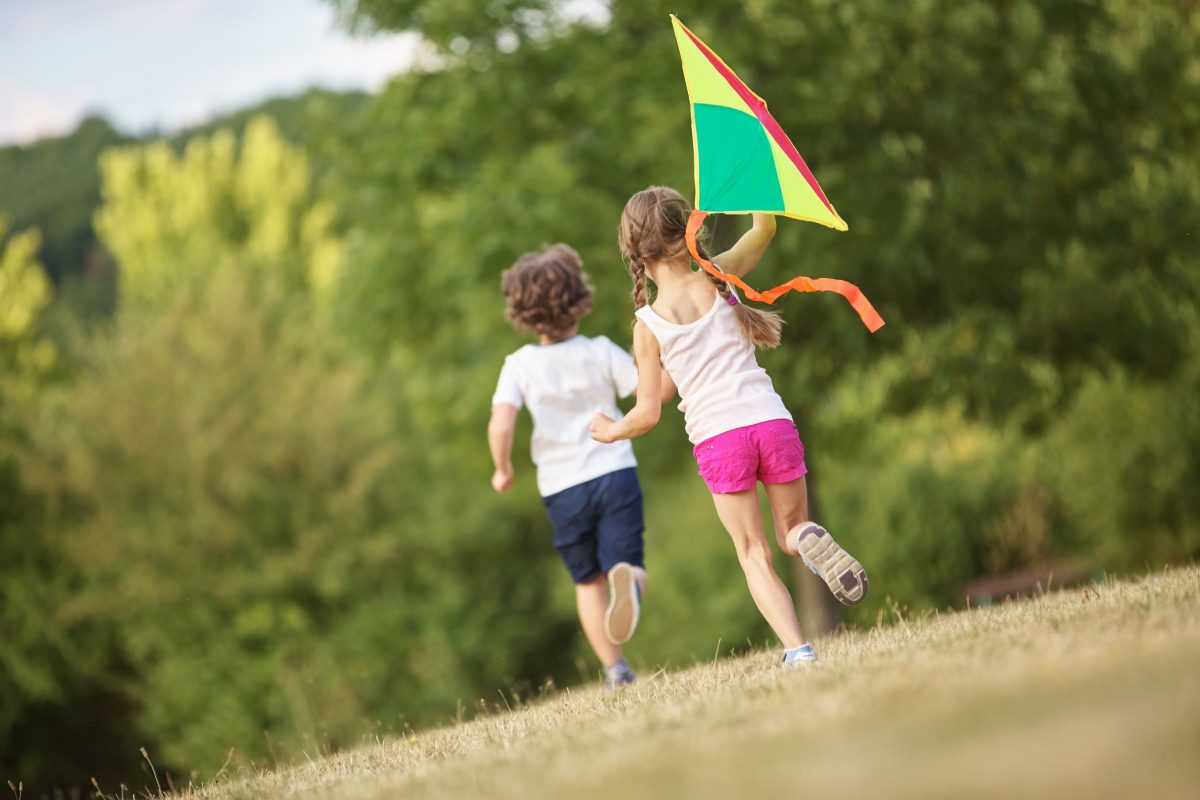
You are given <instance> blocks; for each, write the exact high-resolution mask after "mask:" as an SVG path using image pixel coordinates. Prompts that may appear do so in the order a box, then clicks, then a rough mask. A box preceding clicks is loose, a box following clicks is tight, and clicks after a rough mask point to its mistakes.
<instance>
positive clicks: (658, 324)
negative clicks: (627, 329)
mask: <svg viewBox="0 0 1200 800" xmlns="http://www.w3.org/2000/svg"><path fill="white" fill-rule="evenodd" d="M635 313H636V315H637V318H638V319H640V320H641V321H642V322H644V323H646V326H647V327H648V328H650V331H651V333H653V334H654V338H655V339H658V347H659V350H660V351H661V353H662V363H663V368H664V369H666V371H667V374H668V375H670V376H671V380H673V381H675V386H676V388H678V389H679V410H680V411H682V412H683V421H684V427H685V428H686V429H687V435H688V439H689V440H691V442H692V444H700V443H701V442H703V441H704V440H705V439H711V438H712V437H714V436H716V435H717V434H721V433H725V432H726V431H731V430H733V429H735V428H744V427H746V426H747V425H756V424H758V423H760V422H768V421H770V420H773V419H786V420H790V419H791V418H792V415H791V414H790V413H789V412H788V410H787V406H785V405H784V404H783V400H782V398H780V397H779V395H778V394H776V393H775V387H774V386H772V385H771V377H770V376H769V375H767V371H766V370H765V369H763V368H762V367H760V366H759V365H758V361H757V359H755V358H754V345H752V344H750V342H748V341H747V340H746V337H745V336H743V335H742V332H741V329H739V328H738V324H737V319H736V318H735V317H734V311H733V306H731V305H729V303H728V301H726V300H723V299H721V296H720V295H717V297H716V299H715V300H714V301H713V306H712V308H710V309H709V310H708V312H707V313H706V314H705V315H704V316H703V317H701V318H700V319H698V320H696V321H695V322H691V323H688V324H687V325H676V324H675V323H674V322H670V321H668V320H665V319H663V318H662V317H660V316H659V315H658V314H656V313H655V312H654V309H652V308H650V306H642V307H641V308H639V309H638V310H637V311H636V312H635Z"/></svg>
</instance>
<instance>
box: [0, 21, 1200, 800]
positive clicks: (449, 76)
mask: <svg viewBox="0 0 1200 800" xmlns="http://www.w3.org/2000/svg"><path fill="white" fill-rule="evenodd" d="M336 5H337V6H338V8H339V11H340V13H341V15H342V17H343V19H344V21H345V23H346V24H348V25H350V26H352V27H355V28H358V29H362V30H364V31H368V32H369V31H370V30H373V29H389V30H418V31H420V32H421V33H422V34H424V36H425V38H426V39H427V40H428V42H429V43H430V46H431V47H433V48H436V57H434V58H432V59H430V60H429V61H428V66H426V67H424V68H420V69H416V70H414V71H412V72H410V73H407V74H405V75H400V76H397V77H396V78H395V79H394V80H393V81H392V82H391V83H390V84H389V85H388V86H387V87H386V88H385V89H384V90H383V91H382V92H381V93H379V94H378V95H376V96H371V97H366V96H362V95H347V96H342V95H333V94H329V93H314V94H312V95H310V96H306V97H304V98H300V99H297V100H295V101H272V103H270V104H266V105H265V106H264V107H262V108H259V109H254V111H255V112H261V113H250V112H244V113H239V114H238V115H235V116H234V117H232V118H230V119H228V120H225V122H226V123H227V124H225V125H213V126H207V127H206V128H205V129H203V130H199V131H194V132H191V133H190V134H188V135H186V136H179V137H174V138H172V139H170V140H152V141H133V140H130V139H128V138H126V137H123V136H121V135H120V134H118V133H117V132H115V131H113V130H112V129H111V128H109V127H108V126H107V125H106V124H105V123H103V121H100V120H89V121H87V122H85V123H84V125H82V126H81V128H80V130H79V131H77V132H76V133H75V134H73V135H72V136H70V137H66V138H64V139H58V140H52V141H48V142H44V143H38V144H36V145H33V146H31V147H28V148H7V149H4V150H0V210H2V211H3V212H6V213H7V215H8V217H9V218H10V219H11V222H10V224H8V225H7V226H6V227H5V228H4V229H3V231H0V371H2V373H3V374H2V375H0V563H2V564H3V567H4V580H3V582H2V583H0V638H2V639H3V642H4V644H5V646H4V647H3V648H0V753H2V754H3V756H2V757H0V769H2V770H3V772H4V774H5V776H6V777H12V778H14V779H16V778H20V779H23V780H25V781H26V783H27V785H28V784H30V783H34V784H36V785H41V786H49V785H69V784H72V783H84V782H86V780H87V779H88V778H89V777H90V776H92V775H96V776H98V777H100V778H101V779H102V782H103V781H104V780H110V781H115V780H118V779H123V780H125V781H126V782H133V781H136V778H131V777H130V776H131V775H136V774H137V773H136V770H137V767H136V763H137V761H138V758H139V757H138V755H137V748H138V747H139V746H143V745H144V746H146V747H147V748H148V749H149V750H150V752H151V754H152V755H153V756H154V757H155V761H156V763H158V764H165V765H167V766H168V768H169V769H170V770H171V772H172V774H173V775H174V776H175V777H176V783H177V784H178V783H179V781H180V780H183V781H184V782H186V781H187V780H189V779H193V780H206V779H208V778H210V777H211V776H212V775H213V774H215V773H216V771H217V770H218V769H219V768H220V767H221V765H222V764H223V763H225V761H226V759H227V758H228V757H229V752H230V748H233V756H232V760H233V763H234V764H235V765H244V764H247V763H250V762H255V761H257V762H262V761H264V760H270V759H287V758H291V757H294V756H295V755H297V754H298V753H300V752H302V751H307V752H310V753H311V752H312V751H314V750H316V749H320V748H326V747H344V746H352V745H354V744H356V743H358V742H360V741H362V740H363V738H364V737H367V736H372V735H375V734H376V733H386V732H388V731H394V730H398V729H403V728H404V727H406V726H409V725H413V726H416V725H423V724H429V723H432V722H438V721H443V720H447V719H449V718H452V717H454V716H456V715H461V714H463V713H470V712H471V711H472V710H473V709H474V708H477V707H478V702H477V701H473V698H479V697H483V698H485V702H486V704H488V705H489V706H491V705H494V704H496V702H497V701H499V700H500V698H499V697H498V696H497V694H496V690H497V689H498V688H501V689H502V690H503V691H512V690H514V689H515V690H518V691H523V692H527V693H536V692H537V691H539V690H540V689H541V688H542V687H543V686H544V685H545V684H546V682H547V681H549V680H553V681H554V682H555V683H557V684H559V685H561V684H564V683H573V682H579V681H582V680H590V679H591V677H592V676H591V675H590V672H589V670H590V667H589V666H588V662H587V661H586V657H585V648H583V647H582V646H581V643H580V637H579V636H578V635H577V633H576V623H575V621H574V617H573V609H572V598H571V594H570V585H569V580H568V579H567V577H566V575H565V573H564V572H563V571H562V569H561V567H560V566H559V565H558V563H557V560H556V557H555V555H554V552H553V549H552V548H551V546H550V530H549V525H548V523H547V522H546V520H545V518H544V514H543V512H542V509H541V507H540V503H539V502H538V500H537V496H536V490H535V487H534V486H533V480H532V470H531V469H525V470H524V471H521V472H519V473H518V484H517V486H516V488H515V489H514V491H513V492H512V493H510V495H506V496H503V497H500V496H496V495H494V494H492V493H491V491H490V488H489V486H488V483H487V476H488V474H489V466H488V458H487V454H486V448H485V447H484V444H483V438H482V432H483V429H484V424H485V421H486V418H487V414H488V410H489V409H488V398H489V397H490V394H491V390H492V388H493V384H494V381H495V378H496V375H497V374H498V370H499V366H500V363H501V360H502V357H503V355H504V354H506V353H508V352H510V351H511V350H513V349H515V348H516V347H518V346H519V345H520V344H522V343H523V339H522V337H521V336H520V335H519V334H518V333H516V332H515V331H512V330H511V329H509V328H508V327H507V326H506V325H505V323H504V321H503V317H502V313H501V302H500V297H499V292H498V276H499V273H500V271H501V270H502V269H503V268H504V267H506V266H507V265H508V264H509V263H511V261H512V260H513V259H514V258H515V257H516V256H517V255H518V254H520V253H521V252H523V251H525V250H528V249H532V248H535V247H537V246H538V245H540V244H542V243H543V242H553V241H566V242H569V243H571V244H572V245H573V246H575V247H576V248H577V249H578V250H579V251H580V252H581V254H582V255H583V256H584V260H585V263H586V264H587V267H588V269H589V272H590V275H591V278H592V282H593V283H594V284H595V286H596V290H597V303H596V311H595V312H594V313H593V314H592V315H591V317H589V318H588V319H587V320H585V323H584V331H585V332H586V333H589V334H599V333H604V334H607V335H609V336H611V337H612V338H614V339H615V340H616V341H618V342H624V343H626V344H627V343H628V340H629V338H630V327H629V326H630V320H631V308H630V305H629V299H628V279H627V277H626V276H625V273H624V269H623V267H622V265H621V263H620V260H619V258H618V254H617V248H616V243H615V230H616V223H617V219H618V217H619V214H620V210H621V207H622V206H623V204H624V202H625V200H626V198H627V197H628V196H629V194H631V193H632V192H634V191H636V190H637V189H640V188H643V187H644V186H646V185H648V184H651V183H667V184H671V185H675V186H677V187H679V188H680V189H681V190H683V191H684V193H685V194H690V190H691V148H690V135H689V123H688V118H687V105H686V94H685V90H684V86H683V81H682V79H681V76H680V74H679V65H678V56H677V54H676V51H675V44H674V41H673V38H672V36H671V35H670V27H669V25H668V24H667V17H666V14H667V12H668V11H669V10H673V7H670V6H669V4H665V3H661V2H658V1H657V0H651V1H650V2H632V0H629V1H624V0H614V2H612V3H610V4H609V5H608V7H607V21H601V20H597V19H579V18H577V17H573V16H571V13H572V9H575V8H576V6H573V5H572V4H561V3H555V2H550V0H543V1H542V2H536V1H535V2H522V1H521V0H504V1H503V2H496V0H455V2H453V3H443V2H438V3H434V2H430V1H429V0H342V2H338V3H336ZM695 5H696V6H697V7H696V8H693V9H690V10H688V11H687V13H686V14H685V16H684V20H685V21H686V22H687V23H688V24H689V26H691V27H692V28H693V29H694V30H695V31H696V32H697V33H698V34H699V35H700V36H701V37H703V38H705V39H706V40H708V41H709V42H710V43H711V44H713V46H714V47H716V48H717V50H718V51H719V52H720V53H721V55H722V56H723V57H724V58H725V59H726V60H727V61H728V62H729V63H730V64H731V65H733V66H734V68H735V69H737V70H738V72H739V74H740V75H741V76H742V77H743V78H744V79H745V80H746V81H747V82H748V83H749V84H750V85H751V86H752V87H754V88H755V90H756V91H757V92H759V93H760V94H761V95H763V96H764V97H766V98H767V99H768V100H769V101H770V103H771V106H772V110H773V112H774V113H775V115H776V116H777V117H778V118H779V120H780V122H781V123H782V124H783V126H784V127H785V129H787V130H788V131H789V132H790V133H791V135H792V137H793V139H794V140H795V142H796V144H797V146H798V147H799V149H800V151H801V152H802V153H804V155H805V157H806V159H807V160H808V162H809V164H810V165H811V166H812V167H813V170H814V172H815V173H816V174H817V175H818V176H819V177H820V179H821V181H822V185H823V186H824V187H825V189H826V190H827V191H828V192H829V194H830V196H831V198H832V199H833V200H834V202H835V203H836V204H837V206H838V208H839V210H840V211H841V213H842V214H843V215H844V216H845V217H846V219H847V220H848V221H849V223H850V232H849V233H847V234H837V233H833V232H831V231H827V230H825V229H822V228H818V227H817V226H812V225H802V224H800V223H789V222H785V223H783V224H781V226H780V229H779V233H778V235H777V237H776V242H775V244H774V245H773V247H772V249H771V251H770V252H769V253H768V256H767V258H766V259H765V260H764V263H763V264H762V265H761V266H760V267H759V269H758V270H757V271H756V273H755V276H756V281H757V282H758V283H759V284H769V283H772V282H773V281H774V279H776V278H782V277H790V276H792V275H794V274H797V273H804V274H810V275H829V276H834V277H842V278H846V279H848V280H852V281H854V282H856V283H858V284H859V285H860V286H861V287H862V288H863V290H864V291H865V292H866V293H867V294H868V295H869V296H870V297H871V298H872V300H873V301H874V302H875V304H876V306H877V307H878V308H879V310H880V311H881V313H882V314H883V315H884V317H885V318H886V319H887V320H888V322H889V325H888V326H887V327H886V328H884V329H883V330H882V331H881V332H880V333H878V334H876V335H874V336H868V335H867V334H865V332H864V331H863V330H862V329H861V327H860V325H859V323H858V321H857V320H856V318H855V317H854V315H853V314H851V313H850V312H849V311H848V310H847V309H846V308H845V307H844V304H843V303H842V302H841V301H840V300H838V299H837V298H832V297H821V296H805V297H797V298H789V299H788V300H786V301H784V302H783V303H782V305H781V310H782V311H784V313H785V316H786V318H787V321H788V327H787V330H786V337H787V343H786V346H785V347H783V348H781V349H780V350H778V351H774V352H771V353H769V354H767V355H766V356H765V357H764V362H765V364H766V366H767V367H768V369H769V370H770V371H771V373H772V375H773V376H774V378H775V380H776V383H777V386H778V388H779V389H780V391H781V394H783V396H784V399H785V401H786V402H788V404H789V406H790V407H791V408H792V409H793V412H794V413H795V415H796V418H797V421H798V422H799V424H800V426H801V433H802V435H803V436H804V438H805V441H806V443H807V445H808V449H809V457H810V466H811V467H812V468H813V476H814V483H815V485H816V493H817V498H818V501H819V503H820V509H821V511H820V516H821V518H822V519H823V520H824V521H825V523H826V524H827V525H829V526H830V527H831V528H833V529H834V530H837V531H839V532H840V533H839V535H840V536H841V537H842V538H843V539H844V540H845V541H846V542H847V543H848V544H853V545H854V547H855V549H856V551H857V552H858V553H859V555H860V556H861V558H862V560H863V561H864V562H865V563H866V564H867V565H868V567H869V568H870V569H871V572H872V578H873V581H872V583H873V586H874V587H875V589H876V591H875V594H874V595H873V597H872V598H871V599H870V600H869V601H868V603H867V604H865V605H864V607H862V608H859V609H855V610H854V612H853V613H852V614H850V615H848V616H847V618H846V621H847V623H848V624H872V623H874V621H875V620H876V618H877V616H878V615H879V614H880V613H881V612H882V610H884V609H886V608H888V606H889V598H890V599H891V600H894V601H895V602H896V603H898V604H900V605H902V606H907V607H909V608H911V609H914V610H920V609H925V608H931V607H936V606H944V605H948V604H954V603H956V602H959V601H960V600H961V597H962V590H963V586H964V585H965V584H966V582H968V581H969V580H971V579H973V578H976V577H979V576H982V575H986V574H991V573H996V572H1004V571H1007V570H1012V569H1017V568H1021V567H1027V566H1030V565H1036V564H1041V563H1046V562H1051V561H1055V560H1060V559H1067V558H1073V559H1078V560H1081V561H1083V562H1085V563H1087V564H1090V565H1092V566H1094V567H1095V568H1098V569H1108V570H1140V569H1145V568H1148V567H1154V566H1157V565H1161V564H1162V563H1164V562H1167V561H1174V560H1188V559H1192V558H1195V556H1196V555H1197V554H1198V553H1200V495H1197V494H1196V492H1195V491H1194V490H1193V488H1192V487H1193V486H1194V484H1195V482H1196V480H1197V478H1200V455H1197V454H1198V453H1200V316H1198V315H1200V311H1198V309H1200V304H1198V301H1200V269H1198V268H1200V258H1198V255H1200V249H1198V248H1197V241H1196V236H1197V231H1196V220H1197V218H1198V215H1197V212H1198V211H1200V47H1198V45H1200V8H1197V7H1196V5H1195V4H1194V3H1189V2H1183V1H1182V0H1179V1H1177V2H1154V3H1152V2H1149V0H1110V1H1109V2H1099V1H1098V0H1096V1H1092V0H1058V2H1053V3H1033V2H1021V1H1020V0H990V1H985V0H972V1H971V2H949V0H942V1H938V0H929V2H920V3H910V4H896V3H892V2H888V0H863V2H858V3H853V4H848V3H834V2H832V0H805V2H802V3H795V2H783V0H756V2H747V3H742V4H721V3H715V2H713V3H698V4H695ZM576 11H577V9H576ZM743 225H744V222H742V221H740V220H738V219H737V218H728V219H719V220H718V221H717V223H716V231H715V235H716V237H717V238H718V239H719V240H722V241H728V240H730V239H732V237H734V236H736V235H737V233H738V232H739V231H740V230H741V227H742V226H743ZM39 229H40V233H39ZM39 239H42V240H44V242H43V243H42V244H41V246H40V247H39ZM102 262H103V263H111V264H115V273H114V274H115V276H116V277H115V279H113V278H107V279H104V280H107V281H108V282H109V283H108V284H107V285H108V288H107V289H104V290H102V291H100V290H98V291H97V292H94V293H93V294H92V295H89V294H88V293H87V292H80V291H76V290H75V289H73V288H72V286H73V283H72V281H73V280H76V279H79V280H84V279H82V278H78V276H80V275H83V276H86V275H88V274H89V273H88V269H89V268H88V266H87V265H88V264H96V263H102ZM110 272H111V271H110ZM73 276H74V277H73ZM101 283H103V280H102V281H101ZM52 289H56V290H57V295H56V297H55V299H53V300H52V299H51V297H52ZM105 292H107V295H106V294H105ZM97 296H98V297H99V299H96V297H97ZM105 297H107V298H108V299H107V300H105V299H104V298H105ZM526 424H527V423H526ZM636 448H637V453H638V456H639V459H640V462H641V474H642V479H643V482H644V484H645V486H646V491H647V500H648V508H647V515H648V531H647V545H648V559H649V561H648V566H649V568H650V570H651V573H652V575H653V588H652V590H651V594H650V595H649V596H648V601H649V604H648V606H647V614H646V615H645V619H644V621H643V627H642V629H641V631H640V632H639V635H638V637H637V639H636V640H635V643H634V646H633V648H632V653H633V657H634V658H635V660H640V661H642V662H644V663H647V664H653V665H658V664H674V665H680V664H685V663H688V662H690V661H692V660H694V659H697V658H707V657H711V656H712V653H713V650H714V649H717V650H721V651H728V650H729V649H731V648H739V649H743V648H745V647H746V646H747V645H748V644H750V643H753V644H761V643H763V642H764V641H766V640H767V639H768V637H769V631H767V630H766V628H765V626H764V625H763V623H762V622H761V620H760V618H759V617H758V614H757V612H755V610H754V608H753V605H752V603H751V602H750V599H749V597H748V595H747V593H746V591H745V588H744V586H743V584H742V580H741V577H740V573H739V570H738V568H737V565H736V561H735V559H734V558H733V556H732V553H731V550H730V548H729V546H728V545H727V542H726V537H725V534H724V533H723V532H722V531H721V529H720V526H719V524H718V523H717V520H716V518H715V514H713V512H712V510H711V501H710V500H709V498H708V496H707V493H706V491H705V490H704V487H703V484H702V483H701V482H700V481H699V479H698V478H697V477H696V476H695V474H694V466H693V465H692V463H691V460H690V453H689V448H688V446H687V443H686V439H685V437H684V435H683V431H682V421H681V420H680V419H679V415H678V414H677V413H676V412H674V411H670V412H668V413H667V414H665V415H664V420H663V423H662V424H660V426H659V428H658V429H657V430H655V431H654V432H653V433H652V434H651V435H650V436H648V437H647V438H646V439H645V440H643V441H641V442H639V443H638V444H637V445H636ZM681 620H686V624H680V623H681Z"/></svg>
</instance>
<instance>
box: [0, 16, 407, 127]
mask: <svg viewBox="0 0 1200 800" xmlns="http://www.w3.org/2000/svg"><path fill="white" fill-rule="evenodd" d="M333 20H334V14H333V10H332V7H331V6H330V5H329V4H327V3H323V2H320V0H0V145H3V144H11V143H14V142H28V141H30V140H32V139H36V138H38V137H39V136H44V135H48V134H56V133H65V132H68V131H70V130H72V129H73V128H74V126H75V125H76V123H78V122H79V120H80V119H81V118H83V117H84V116H85V115H86V114H88V113H91V112H99V113H101V114H103V115H104V116H106V117H108V119H109V120H110V121H111V122H112V123H113V124H114V125H116V126H117V127H118V128H120V129H122V130H125V131H127V132H130V133H139V132H144V131H146V130H149V129H152V128H160V129H163V130H174V129H176V128H180V127H184V126H187V125H191V124H195V123H197V122H202V121H204V120H205V119H207V118H208V117H210V116H212V115H213V114H216V113H221V112H225V111H231V110H234V109H236V108H239V107H241V106H245V105H248V104H251V103H254V102H256V101H258V100H262V99H264V98H267V97H270V96H273V95H280V94H294V93H296V92H299V91H301V90H303V89H305V88H307V87H309V86H312V85H319V86H325V87H329V88H337V89H346V88H358V89H376V88H378V87H379V86H381V85H382V84H383V83H384V81H385V80H386V79H387V78H388V76H390V75H392V74H395V73H396V72H400V71H402V70H404V69H406V68H407V67H409V66H410V65H411V64H412V62H413V60H414V58H415V57H416V54H417V51H418V48H419V40H418V38H417V37H416V36H414V35H408V34H405V35H398V36H382V37H372V38H356V37H351V36H349V35H348V34H346V33H344V32H342V31H341V30H339V29H337V28H335V26H334V22H333Z"/></svg>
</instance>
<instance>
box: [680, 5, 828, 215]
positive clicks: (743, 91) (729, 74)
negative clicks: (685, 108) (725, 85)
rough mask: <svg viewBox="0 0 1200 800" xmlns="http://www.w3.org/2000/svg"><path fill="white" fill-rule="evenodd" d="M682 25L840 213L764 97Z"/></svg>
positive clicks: (818, 192) (793, 161)
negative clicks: (770, 109)
mask: <svg viewBox="0 0 1200 800" xmlns="http://www.w3.org/2000/svg"><path fill="white" fill-rule="evenodd" d="M680 27H682V28H683V32H684V33H686V34H687V36H688V38H689V39H691V40H692V44H694V45H696V47H697V48H698V49H699V50H700V52H701V53H703V54H704V57H705V58H707V59H708V61H709V63H710V64H712V65H713V67H715V68H716V70H717V72H719V73H721V77H723V78H724V79H725V80H726V81H728V82H729V85H730V86H732V87H733V90H734V91H735V92H737V93H738V96H739V97H741V98H742V100H743V101H744V102H745V103H746V105H748V106H750V109H751V110H752V111H754V116H756V117H758V121H759V122H761V123H762V126H763V127H764V128H766V129H767V132H768V133H770V134H771V138H773V139H774V140H775V143H776V144H778V145H779V147H780V148H781V149H782V150H783V152H784V153H786V154H787V157H788V158H790V159H791V160H792V163H793V164H795V165H796V169H798V170H800V174H801V175H803V176H804V180H806V181H808V185H809V186H811V187H812V190H813V191H814V192H816V193H817V197H819V198H821V202H822V203H824V204H825V207H826V208H828V209H829V213H831V214H833V215H834V216H835V217H836V216H838V213H837V212H836V211H834V210H833V205H832V204H831V203H830V202H829V200H828V199H827V198H826V197H825V193H824V192H823V191H821V185H820V184H819V183H817V179H816V178H815V177H813V174H812V171H811V170H810V169H809V168H808V164H805V163H804V158H803V156H801V155H800V151H799V150H797V149H796V145H794V144H792V140H791V139H789V138H788V136H787V134H786V133H784V132H783V128H781V127H779V123H778V122H776V121H775V118H774V117H772V116H771V112H770V111H767V104H766V103H764V102H763V99H762V98H761V97H759V96H758V95H756V94H755V93H754V92H752V91H750V87H749V86H747V85H746V84H744V83H742V79H741V78H739V77H738V76H737V75H734V74H733V70H731V69H730V68H729V67H727V66H725V62H723V61H722V60H721V59H720V58H719V57H718V56H717V54H716V53H714V52H713V51H712V50H709V49H708V46H707V45H706V44H704V42H702V41H700V40H699V39H697V38H696V34H694V33H692V32H691V30H689V29H688V27H687V26H686V25H683V24H682V23H681V24H680Z"/></svg>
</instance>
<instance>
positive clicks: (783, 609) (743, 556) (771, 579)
mask: <svg viewBox="0 0 1200 800" xmlns="http://www.w3.org/2000/svg"><path fill="white" fill-rule="evenodd" d="M713 504H714V505H715V506H716V507H717V516H718V517H720V518H721V524H722V525H724V526H725V530H727V531H729V536H730V538H731V539H733V546H734V548H735V549H736V550H737V555H738V561H740V562H741V565H742V571H743V572H744V573H746V585H747V586H749V587H750V596H751V597H753V598H754V604H755V605H756V606H758V610H759V611H760V612H761V613H762V615H763V617H764V618H765V619H766V620H767V624H768V625H770V626H771V630H773V631H775V635H776V636H778V637H779V639H780V641H781V642H783V646H784V647H785V648H789V649H790V648H793V647H799V646H800V645H802V644H804V634H803V633H802V632H801V631H800V621H799V620H798V619H796V607H795V606H794V605H793V604H792V596H791V595H790V594H789V593H788V590H787V587H786V586H784V585H783V581H781V580H780V579H779V576H778V575H776V574H775V570H774V568H773V567H772V566H771V546H770V545H769V544H767V537H766V534H765V533H764V532H763V525H762V517H761V515H760V514H759V511H758V491H757V487H755V488H754V489H747V490H746V491H744V492H732V493H729V494H714V495H713Z"/></svg>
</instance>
